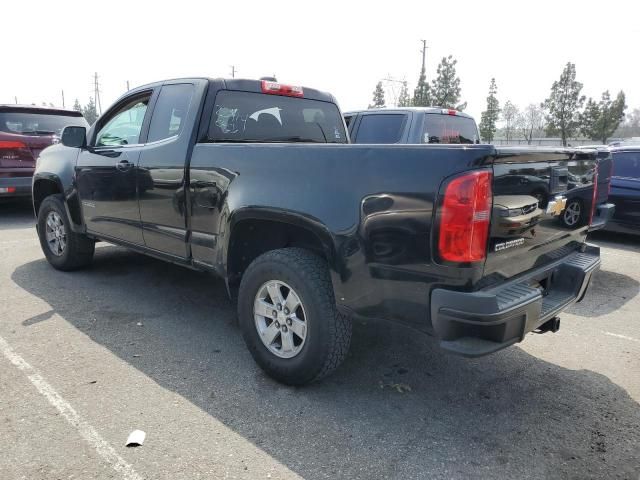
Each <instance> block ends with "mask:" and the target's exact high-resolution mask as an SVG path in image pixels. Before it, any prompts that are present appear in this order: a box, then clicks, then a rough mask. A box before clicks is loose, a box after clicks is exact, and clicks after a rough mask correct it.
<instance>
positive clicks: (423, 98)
mask: <svg viewBox="0 0 640 480" xmlns="http://www.w3.org/2000/svg"><path fill="white" fill-rule="evenodd" d="M412 103H413V106H414V107H428V106H429V105H431V92H430V91H429V84H428V83H427V75H426V73H425V71H424V67H423V68H422V69H421V70H420V77H419V78H418V84H417V85H416V88H415V90H414V91H413V102H412Z"/></svg>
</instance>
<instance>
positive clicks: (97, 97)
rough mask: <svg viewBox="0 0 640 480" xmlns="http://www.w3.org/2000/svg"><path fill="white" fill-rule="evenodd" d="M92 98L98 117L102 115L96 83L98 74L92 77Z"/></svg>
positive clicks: (98, 88)
mask: <svg viewBox="0 0 640 480" xmlns="http://www.w3.org/2000/svg"><path fill="white" fill-rule="evenodd" d="M93 96H94V99H95V102H96V110H97V111H98V115H102V105H101V104H100V83H99V82H98V72H96V73H95V75H94V77H93Z"/></svg>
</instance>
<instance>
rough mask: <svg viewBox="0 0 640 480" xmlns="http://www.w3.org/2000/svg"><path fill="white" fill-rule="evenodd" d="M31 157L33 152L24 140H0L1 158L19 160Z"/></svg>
mask: <svg viewBox="0 0 640 480" xmlns="http://www.w3.org/2000/svg"><path fill="white" fill-rule="evenodd" d="M25 157H27V158H30V157H31V152H29V149H28V148H27V146H26V145H25V144H24V143H22V142H17V141H15V140H0V160H18V159H21V158H25Z"/></svg>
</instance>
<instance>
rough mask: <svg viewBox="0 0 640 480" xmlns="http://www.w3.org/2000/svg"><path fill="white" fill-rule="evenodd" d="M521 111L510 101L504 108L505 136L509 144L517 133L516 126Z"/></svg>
mask: <svg viewBox="0 0 640 480" xmlns="http://www.w3.org/2000/svg"><path fill="white" fill-rule="evenodd" d="M519 115H520V110H518V107H516V106H515V105H514V104H513V103H511V101H510V100H507V101H506V102H505V104H504V107H502V121H503V122H504V136H505V137H506V139H507V143H509V141H510V140H511V139H512V138H513V134H514V133H515V131H516V124H517V120H518V116H519Z"/></svg>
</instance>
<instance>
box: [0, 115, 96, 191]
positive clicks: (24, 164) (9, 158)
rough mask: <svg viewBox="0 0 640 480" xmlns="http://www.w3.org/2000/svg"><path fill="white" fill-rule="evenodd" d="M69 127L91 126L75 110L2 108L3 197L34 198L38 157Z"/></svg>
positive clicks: (0, 182) (0, 171)
mask: <svg viewBox="0 0 640 480" xmlns="http://www.w3.org/2000/svg"><path fill="white" fill-rule="evenodd" d="M68 125H75V126H82V127H88V126H89V125H88V124H87V122H86V120H85V119H84V117H83V116H82V114H81V113H80V112H76V111H74V110H61V109H55V108H47V107H36V106H28V105H24V106H23V105H0V197H17V196H28V195H31V178H32V177H33V171H34V169H35V166H36V159H37V158H38V155H39V154H40V152H41V151H42V150H43V149H44V148H46V147H48V146H49V145H52V144H54V143H57V142H58V140H59V138H60V134H61V133H62V129H63V128H64V127H66V126H68Z"/></svg>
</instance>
